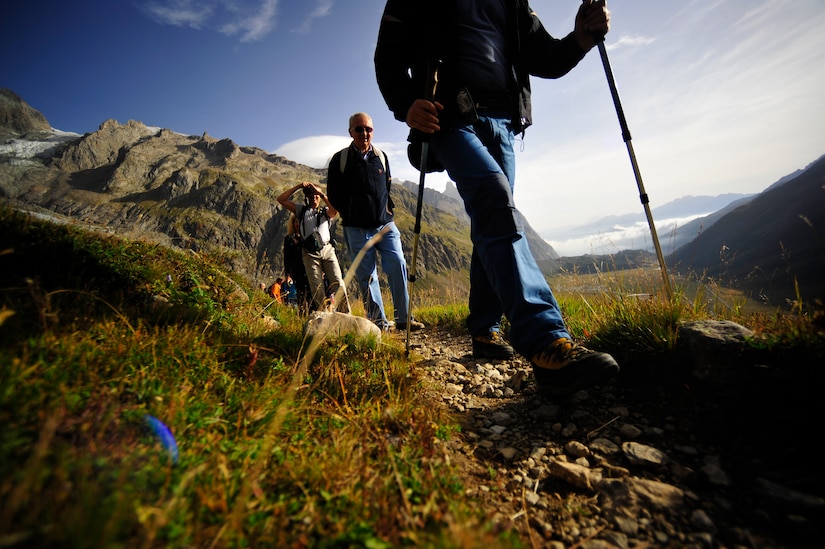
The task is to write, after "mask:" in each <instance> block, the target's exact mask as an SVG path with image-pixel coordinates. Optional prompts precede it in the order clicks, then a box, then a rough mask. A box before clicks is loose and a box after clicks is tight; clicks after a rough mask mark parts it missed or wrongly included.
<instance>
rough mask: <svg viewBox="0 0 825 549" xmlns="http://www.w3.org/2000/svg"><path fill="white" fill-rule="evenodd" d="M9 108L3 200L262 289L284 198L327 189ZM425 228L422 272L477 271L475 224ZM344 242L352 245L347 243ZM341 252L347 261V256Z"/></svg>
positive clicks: (249, 162) (302, 171)
mask: <svg viewBox="0 0 825 549" xmlns="http://www.w3.org/2000/svg"><path fill="white" fill-rule="evenodd" d="M0 110H2V111H3V112H4V114H3V116H2V119H1V120H3V121H4V122H5V123H6V125H5V126H4V133H3V136H4V139H5V143H3V144H2V145H0V196H2V198H3V199H4V200H6V201H7V202H9V203H11V204H13V205H14V206H15V207H18V208H22V209H28V210H32V211H39V212H41V213H43V214H46V215H50V216H55V217H60V216H64V217H65V218H66V219H67V220H71V221H72V222H79V223H87V224H90V225H94V226H98V227H105V228H107V229H108V230H111V231H115V232H118V233H121V234H124V235H127V236H130V237H135V238H144V239H151V240H156V241H158V242H161V243H164V244H169V245H173V246H177V247H180V248H184V249H190V250H193V251H195V252H199V253H209V254H214V255H217V256H219V257H222V258H223V259H224V262H225V264H226V266H227V267H228V268H229V269H231V270H233V271H234V272H237V273H239V274H242V275H243V276H245V277H247V278H249V279H250V280H252V281H258V280H269V279H271V278H272V277H274V276H277V274H279V273H280V272H281V270H282V267H281V266H282V261H283V260H282V243H283V239H284V237H285V235H286V224H287V223H286V222H287V219H288V215H289V212H288V211H286V210H284V209H282V208H281V207H280V206H279V205H278V204H277V202H276V200H275V198H276V197H277V196H278V195H279V194H280V193H281V192H282V191H283V190H284V189H285V188H287V187H289V186H291V185H294V184H295V183H296V182H299V181H312V182H314V183H319V184H323V182H324V179H325V175H326V170H318V169H314V168H310V167H308V166H304V165H301V164H298V163H296V162H293V161H291V160H288V159H286V158H283V157H281V156H278V155H274V154H269V153H267V152H266V151H264V150H262V149H258V148H255V147H243V146H239V145H237V144H235V143H234V142H233V141H231V140H230V139H216V138H213V137H211V136H209V135H207V134H203V135H200V136H191V135H181V134H179V133H176V132H173V131H171V130H168V129H163V128H155V127H147V126H145V125H144V124H142V123H140V122H137V121H128V122H127V123H125V124H121V123H118V122H117V121H115V120H107V121H105V122H104V123H103V124H101V126H100V127H99V129H98V130H97V131H95V132H91V133H88V134H86V135H83V136H79V135H74V134H65V133H63V134H61V135H60V136H57V135H56V134H57V133H58V132H55V131H54V130H52V129H51V128H50V126H49V125H48V122H47V121H46V119H45V117H43V116H42V115H39V113H37V111H35V110H34V109H31V107H29V106H28V105H26V104H25V102H24V101H23V100H22V99H20V98H19V97H18V96H16V95H15V94H14V93H13V92H9V91H8V90H5V91H3V93H2V103H0ZM38 115H39V116H38ZM58 137H60V138H59V139H58ZM20 150H25V151H28V152H27V153H26V154H22V155H21V154H20V153H19V151H20ZM394 194H395V196H394V200H395V202H396V204H397V211H396V221H397V223H398V225H399V227H400V228H401V230H402V235H403V237H402V238H403V239H404V244H405V247H406V249H407V252H408V253H410V252H411V250H412V237H413V235H412V227H413V222H414V212H415V201H416V195H415V194H414V193H412V192H410V191H409V190H408V189H406V188H404V187H403V186H400V185H399V186H396V187H395V191H394ZM423 223H424V224H425V225H426V226H427V227H428V229H427V233H426V234H424V233H422V234H421V236H420V239H421V242H420V245H419V248H420V251H419V258H418V263H417V270H418V273H419V275H420V276H422V277H426V273H428V272H431V273H442V272H455V271H462V270H465V269H467V268H468V267H469V256H470V248H471V245H470V240H469V227H468V225H467V223H466V222H465V221H463V220H459V219H457V218H456V217H455V215H454V214H453V213H450V212H448V211H443V210H441V209H435V208H425V209H424V219H423ZM430 228H434V230H431V229H430ZM333 231H334V233H335V232H337V231H338V229H337V223H336V224H334V226H333ZM337 240H338V241H339V242H340V241H342V239H341V238H340V234H339V235H338V238H337ZM540 244H543V242H541V243H539V245H540ZM545 246H546V244H545ZM339 255H340V256H341V257H342V259H344V262H346V260H345V257H344V256H346V255H347V254H346V253H340V254H339Z"/></svg>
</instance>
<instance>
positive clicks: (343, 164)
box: [338, 145, 387, 173]
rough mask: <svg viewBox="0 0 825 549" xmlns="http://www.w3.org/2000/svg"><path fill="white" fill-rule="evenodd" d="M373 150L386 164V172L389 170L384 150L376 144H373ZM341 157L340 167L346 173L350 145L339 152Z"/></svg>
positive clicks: (382, 162)
mask: <svg viewBox="0 0 825 549" xmlns="http://www.w3.org/2000/svg"><path fill="white" fill-rule="evenodd" d="M372 152H374V153H375V154H376V156H378V158H379V159H380V160H381V165H382V166H384V172H386V171H387V155H386V154H384V151H382V150H381V149H379V148H378V147H376V146H375V145H373V146H372ZM338 154H339V156H340V158H339V163H338V168H339V170H340V171H341V173H344V168H346V167H347V158H348V157H349V147H345V148H343V149H341V150H340V151H339V152H338Z"/></svg>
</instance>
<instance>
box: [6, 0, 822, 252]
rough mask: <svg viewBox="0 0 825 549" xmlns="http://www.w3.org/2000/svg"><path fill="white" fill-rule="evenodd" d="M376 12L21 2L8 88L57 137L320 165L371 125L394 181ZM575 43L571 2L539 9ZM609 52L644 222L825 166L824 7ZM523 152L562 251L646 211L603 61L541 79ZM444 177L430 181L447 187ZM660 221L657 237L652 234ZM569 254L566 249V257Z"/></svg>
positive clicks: (164, 1) (293, 5) (13, 20)
mask: <svg viewBox="0 0 825 549" xmlns="http://www.w3.org/2000/svg"><path fill="white" fill-rule="evenodd" d="M383 5H384V1H383V0H358V1H353V0H350V1H347V2H344V1H343V0H301V1H297V0H292V1H289V2H287V1H284V0H249V1H247V0H240V1H230V0H122V1H120V0H117V1H103V0H98V1H90V0H76V1H74V2H65V1H62V0H61V1H58V0H10V1H7V2H6V3H5V4H4V9H3V12H4V13H3V18H2V19H0V54H2V59H3V67H2V69H0V87H5V88H9V89H11V90H13V91H14V92H16V93H17V94H19V95H20V96H21V97H22V98H23V99H24V100H25V101H26V102H27V103H29V104H30V105H31V106H32V107H34V108H36V109H38V110H39V111H41V112H42V113H43V114H44V115H45V116H46V118H47V119H48V120H49V122H50V123H51V124H52V126H53V127H55V128H57V129H60V130H64V131H71V132H77V133H85V132H88V131H93V130H95V129H97V127H98V126H99V125H100V124H101V123H102V122H103V121H105V120H107V119H110V118H113V119H115V120H118V121H119V122H121V123H124V122H126V121H128V120H138V121H140V122H143V123H145V124H146V125H149V126H161V127H165V128H169V129H171V130H174V131H178V132H181V133H186V134H196V135H199V134H202V133H204V132H206V133H208V134H209V135H211V136H213V137H216V138H229V139H232V140H233V141H235V142H236V143H238V144H239V145H244V146H255V147H260V148H262V149H265V150H268V151H271V152H277V153H278V154H282V155H284V156H286V157H288V158H290V159H291V160H295V161H298V162H303V163H305V164H309V165H312V166H315V167H322V166H323V165H324V164H325V162H326V161H327V159H328V158H329V157H330V156H331V155H332V153H334V152H335V151H336V150H337V149H339V148H340V147H342V146H344V145H346V144H347V143H348V142H349V139H348V137H347V133H346V130H347V118H348V117H349V115H350V114H352V113H353V112H356V111H367V112H369V113H370V114H371V115H372V117H373V120H374V125H375V127H376V133H375V138H374V139H375V142H376V144H378V146H380V147H382V148H383V149H384V150H385V151H387V152H388V153H389V154H390V163H391V167H392V171H393V175H394V176H395V178H396V179H407V180H411V181H416V182H417V181H418V173H417V172H416V171H414V170H413V169H412V168H411V167H410V166H409V165H408V163H407V160H406V155H405V152H404V151H405V146H406V143H405V139H406V135H407V129H406V126H404V125H403V124H402V123H400V122H397V121H395V120H394V119H393V118H392V116H391V115H390V113H389V111H388V110H387V109H386V106H385V104H384V102H383V100H382V98H381V96H380V94H379V92H378V88H377V86H376V83H375V77H374V70H373V65H372V56H373V50H374V47H375V39H376V34H377V29H378V23H379V20H380V17H381V12H382V9H383ZM531 5H532V6H533V8H534V10H535V11H536V12H537V13H538V14H539V16H540V17H541V19H542V21H543V22H544V24H545V27H547V29H548V30H549V31H550V32H551V33H552V34H554V35H555V36H559V37H561V36H563V35H565V34H567V32H569V30H570V29H571V28H572V25H573V16H574V14H575V11H576V9H577V6H578V2H577V1H576V0H563V1H562V0H553V1H550V0H534V1H533V2H532V3H531ZM608 7H609V8H610V10H611V13H612V30H611V32H610V33H609V34H608V37H607V42H606V43H607V46H608V51H609V55H610V61H611V64H612V68H613V72H614V75H615V78H616V83H617V86H618V90H619V94H620V96H621V101H622V105H623V107H624V110H625V114H626V117H627V120H628V123H629V126H630V130H631V133H632V136H633V146H634V149H635V152H636V156H637V159H638V163H639V167H640V170H641V174H642V177H643V179H644V184H645V187H646V190H647V192H648V194H649V195H650V200H651V205H652V206H653V207H655V206H656V205H657V204H664V203H666V202H669V201H671V200H674V199H676V198H679V197H682V196H685V195H717V194H723V193H755V192H760V191H762V190H763V189H764V188H765V187H767V186H768V185H770V184H771V183H773V182H774V181H776V180H777V179H779V178H780V177H782V176H784V175H786V174H788V173H790V172H792V171H794V170H796V169H798V168H802V167H804V166H805V165H807V164H808V163H810V162H812V161H813V160H815V159H816V158H818V157H819V156H821V155H822V154H825V131H823V128H825V101H823V98H825V63H823V62H822V57H823V54H825V32H823V28H825V5H823V3H822V1H821V0H724V1H723V0H694V1H683V2H663V1H661V0H613V1H612V2H609V3H608ZM533 92H534V97H533V102H534V122H535V124H534V126H532V127H531V128H529V129H528V130H527V134H526V137H525V139H524V140H523V141H519V142H518V143H517V163H518V168H517V177H516V203H517V205H518V206H519V208H520V209H521V210H522V211H523V212H524V214H525V215H526V216H527V218H528V219H529V220H530V222H531V224H532V225H533V226H534V227H535V228H536V229H537V230H538V231H539V232H540V233H541V234H543V235H544V236H545V237H546V238H548V239H549V240H550V241H551V243H553V239H552V235H553V232H554V229H561V228H563V227H569V226H573V225H577V224H581V223H583V222H585V221H590V220H593V219H596V218H600V217H603V216H608V215H613V214H616V215H619V214H625V213H632V212H641V211H642V210H641V205H640V203H639V197H638V190H637V187H636V181H635V179H634V177H633V172H632V170H631V167H630V162H629V159H628V156H627V150H626V148H625V145H624V143H623V141H622V138H621V132H620V129H619V125H618V121H617V118H616V113H615V110H614V107H613V103H612V100H611V98H610V93H609V90H608V87H607V82H606V79H605V75H604V71H603V69H602V65H601V60H600V58H599V55H598V52H597V51H596V50H595V49H594V50H593V51H592V52H590V54H588V56H587V57H586V58H585V59H584V60H583V61H582V62H581V63H580V64H579V66H578V67H576V68H575V69H574V70H573V72H571V73H570V74H569V75H567V76H565V77H564V78H562V79H559V80H555V81H550V80H539V79H534V80H533ZM446 181H447V176H446V175H445V174H431V175H428V176H427V185H428V186H432V187H434V188H437V189H443V188H444V185H445V183H446ZM657 221H658V220H657ZM554 245H555V246H557V247H562V246H563V243H561V242H555V243H554Z"/></svg>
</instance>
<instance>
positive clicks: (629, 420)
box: [402, 328, 825, 548]
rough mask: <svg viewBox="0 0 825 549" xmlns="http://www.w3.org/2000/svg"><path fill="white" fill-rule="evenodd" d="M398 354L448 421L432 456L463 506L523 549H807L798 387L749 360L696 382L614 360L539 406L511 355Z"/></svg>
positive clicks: (457, 341) (426, 348)
mask: <svg viewBox="0 0 825 549" xmlns="http://www.w3.org/2000/svg"><path fill="white" fill-rule="evenodd" d="M402 337H403V336H402ZM411 344H412V350H413V356H414V357H415V359H416V360H417V361H418V362H417V366H416V368H417V369H418V370H419V372H420V373H421V374H422V375H424V376H425V377H426V378H427V379H429V380H431V381H432V390H433V391H434V392H435V396H436V398H437V399H438V400H440V401H442V402H443V403H444V405H445V406H447V407H448V408H449V409H450V411H451V412H452V413H453V414H455V416H456V417H457V418H458V420H459V422H460V424H461V432H460V433H457V434H456V436H455V438H454V439H453V440H451V441H449V442H448V443H447V445H448V448H449V452H450V456H451V459H453V460H454V462H457V463H461V464H462V466H463V468H464V471H465V473H466V486H468V487H469V488H468V490H469V491H470V495H472V496H473V497H475V498H477V499H478V502H479V505H481V506H484V508H485V509H487V510H488V513H489V515H490V516H492V517H494V518H495V521H496V522H497V524H499V525H500V527H501V528H502V529H509V530H515V531H517V532H518V535H519V536H520V537H521V539H522V540H523V542H524V544H525V545H526V546H530V547H552V548H556V547H558V548H561V547H586V548H602V547H619V548H626V547H753V548H762V547H821V546H822V543H823V541H822V540H823V539H825V526H824V525H823V519H824V518H825V498H823V497H822V496H823V494H824V493H825V489H824V487H825V475H823V473H822V467H821V465H820V462H819V460H820V459H821V457H820V456H821V454H820V451H819V449H818V448H819V442H820V441H819V438H820V436H819V435H820V434H821V426H820V423H819V419H818V418H819V417H821V412H820V413H818V406H817V401H816V397H815V396H814V395H815V394H818V393H819V387H816V388H815V390H812V389H813V388H812V386H811V385H812V384H811V383H803V382H799V380H794V379H793V378H792V377H791V376H784V377H783V376H779V375H777V374H776V372H775V371H773V370H772V369H770V368H767V367H760V366H758V365H751V367H749V368H748V369H746V372H747V373H745V374H742V373H741V372H740V373H736V374H735V375H733V374H730V373H727V374H725V375H718V376H716V377H715V378H712V380H711V381H708V380H704V381H701V380H699V379H694V378H691V377H690V376H686V377H684V378H682V379H678V376H677V377H674V376H669V377H667V378H666V377H664V376H656V375H653V374H651V370H648V371H647V372H642V371H641V370H640V369H636V371H634V368H633V367H624V365H623V368H624V369H623V371H622V373H621V374H620V375H619V377H618V378H617V379H615V380H613V381H611V382H610V383H609V384H606V385H605V386H602V387H596V388H592V389H590V390H588V391H581V392H579V393H577V394H575V395H573V396H571V397H569V398H568V399H566V400H564V401H554V400H550V399H547V398H544V397H543V396H542V395H541V394H538V393H537V390H536V387H535V385H534V384H533V382H532V373H531V370H530V365H529V363H528V362H527V361H526V360H525V359H523V358H521V357H519V356H516V357H515V358H513V359H512V360H508V361H488V360H475V359H473V357H472V353H471V348H470V341H469V337H467V336H456V335H455V334H452V333H450V332H447V331H444V330H440V329H438V328H427V329H426V330H424V331H422V332H417V333H414V335H413V340H412V342H411ZM820 387H821V385H820ZM811 414H814V415H811Z"/></svg>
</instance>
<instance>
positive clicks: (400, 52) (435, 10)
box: [336, 0, 586, 207]
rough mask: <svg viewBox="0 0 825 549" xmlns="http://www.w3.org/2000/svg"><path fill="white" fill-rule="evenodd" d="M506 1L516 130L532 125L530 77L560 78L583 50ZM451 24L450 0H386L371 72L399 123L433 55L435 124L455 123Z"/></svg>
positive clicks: (421, 87) (521, 3) (522, 6)
mask: <svg viewBox="0 0 825 549" xmlns="http://www.w3.org/2000/svg"><path fill="white" fill-rule="evenodd" d="M508 2H509V7H510V8H509V9H511V17H510V21H511V22H512V25H511V26H510V29H509V33H508V36H507V37H506V40H508V41H509V43H510V51H512V52H514V54H513V57H514V58H513V59H512V63H513V82H512V85H511V93H510V97H508V98H506V104H507V105H508V106H509V107H508V108H507V110H508V111H510V112H511V113H512V120H513V129H514V131H515V132H516V133H519V132H522V131H523V130H524V129H525V128H527V127H528V126H530V125H531V124H532V118H531V116H532V114H531V111H532V104H531V99H530V78H529V77H530V75H533V76H538V77H541V78H559V77H561V76H564V75H565V74H567V73H568V72H569V71H570V70H571V69H572V68H573V67H575V66H576V65H577V64H578V62H579V61H581V59H582V58H583V57H584V55H585V53H586V52H584V51H583V50H582V49H581V48H580V47H579V45H578V43H577V42H576V40H575V38H574V37H573V34H572V33H571V34H569V35H568V36H566V37H565V38H562V39H557V38H553V37H552V36H550V34H549V33H548V32H547V31H546V30H545V29H544V26H542V24H541V21H539V18H538V17H537V16H536V14H535V13H534V12H533V11H532V9H531V8H530V6H529V4H528V2H527V0H508ZM456 25H457V21H456V15H455V2H454V0H416V1H410V0H388V2H387V4H386V6H385V8H384V15H383V18H382V20H381V28H380V30H379V33H378V44H377V46H376V49H375V74H376V77H377V80H378V87H379V89H380V90H381V94H382V95H383V96H384V100H385V101H386V102H387V105H388V106H389V108H390V110H391V111H392V112H393V114H394V116H395V118H396V119H397V120H400V121H402V122H403V121H405V119H406V116H407V110H408V109H409V107H410V105H412V103H413V102H414V101H415V100H416V99H420V98H424V97H426V95H425V89H426V87H427V79H428V76H427V75H428V72H429V69H428V65H430V66H431V64H432V62H433V60H435V59H439V60H441V61H442V64H441V66H440V69H439V72H438V87H437V90H436V95H435V98H436V101H439V102H440V103H442V104H443V105H444V111H443V112H442V113H441V115H440V117H439V119H440V123H441V126H442V128H444V127H448V128H449V127H451V126H455V125H457V124H459V123H460V122H459V120H460V118H459V114H458V109H457V106H456V95H457V93H458V90H460V89H461V88H463V87H465V85H464V84H463V83H462V82H457V81H456V79H455V76H454V75H455V70H454V69H453V67H454V66H455V61H454V59H452V57H451V56H452V55H453V52H454V51H455V48H454V47H453V45H452V44H451V40H450V39H451V37H454V36H456V35H457V32H456V31H455V28H456ZM471 93H472V90H471ZM336 207H337V205H336Z"/></svg>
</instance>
